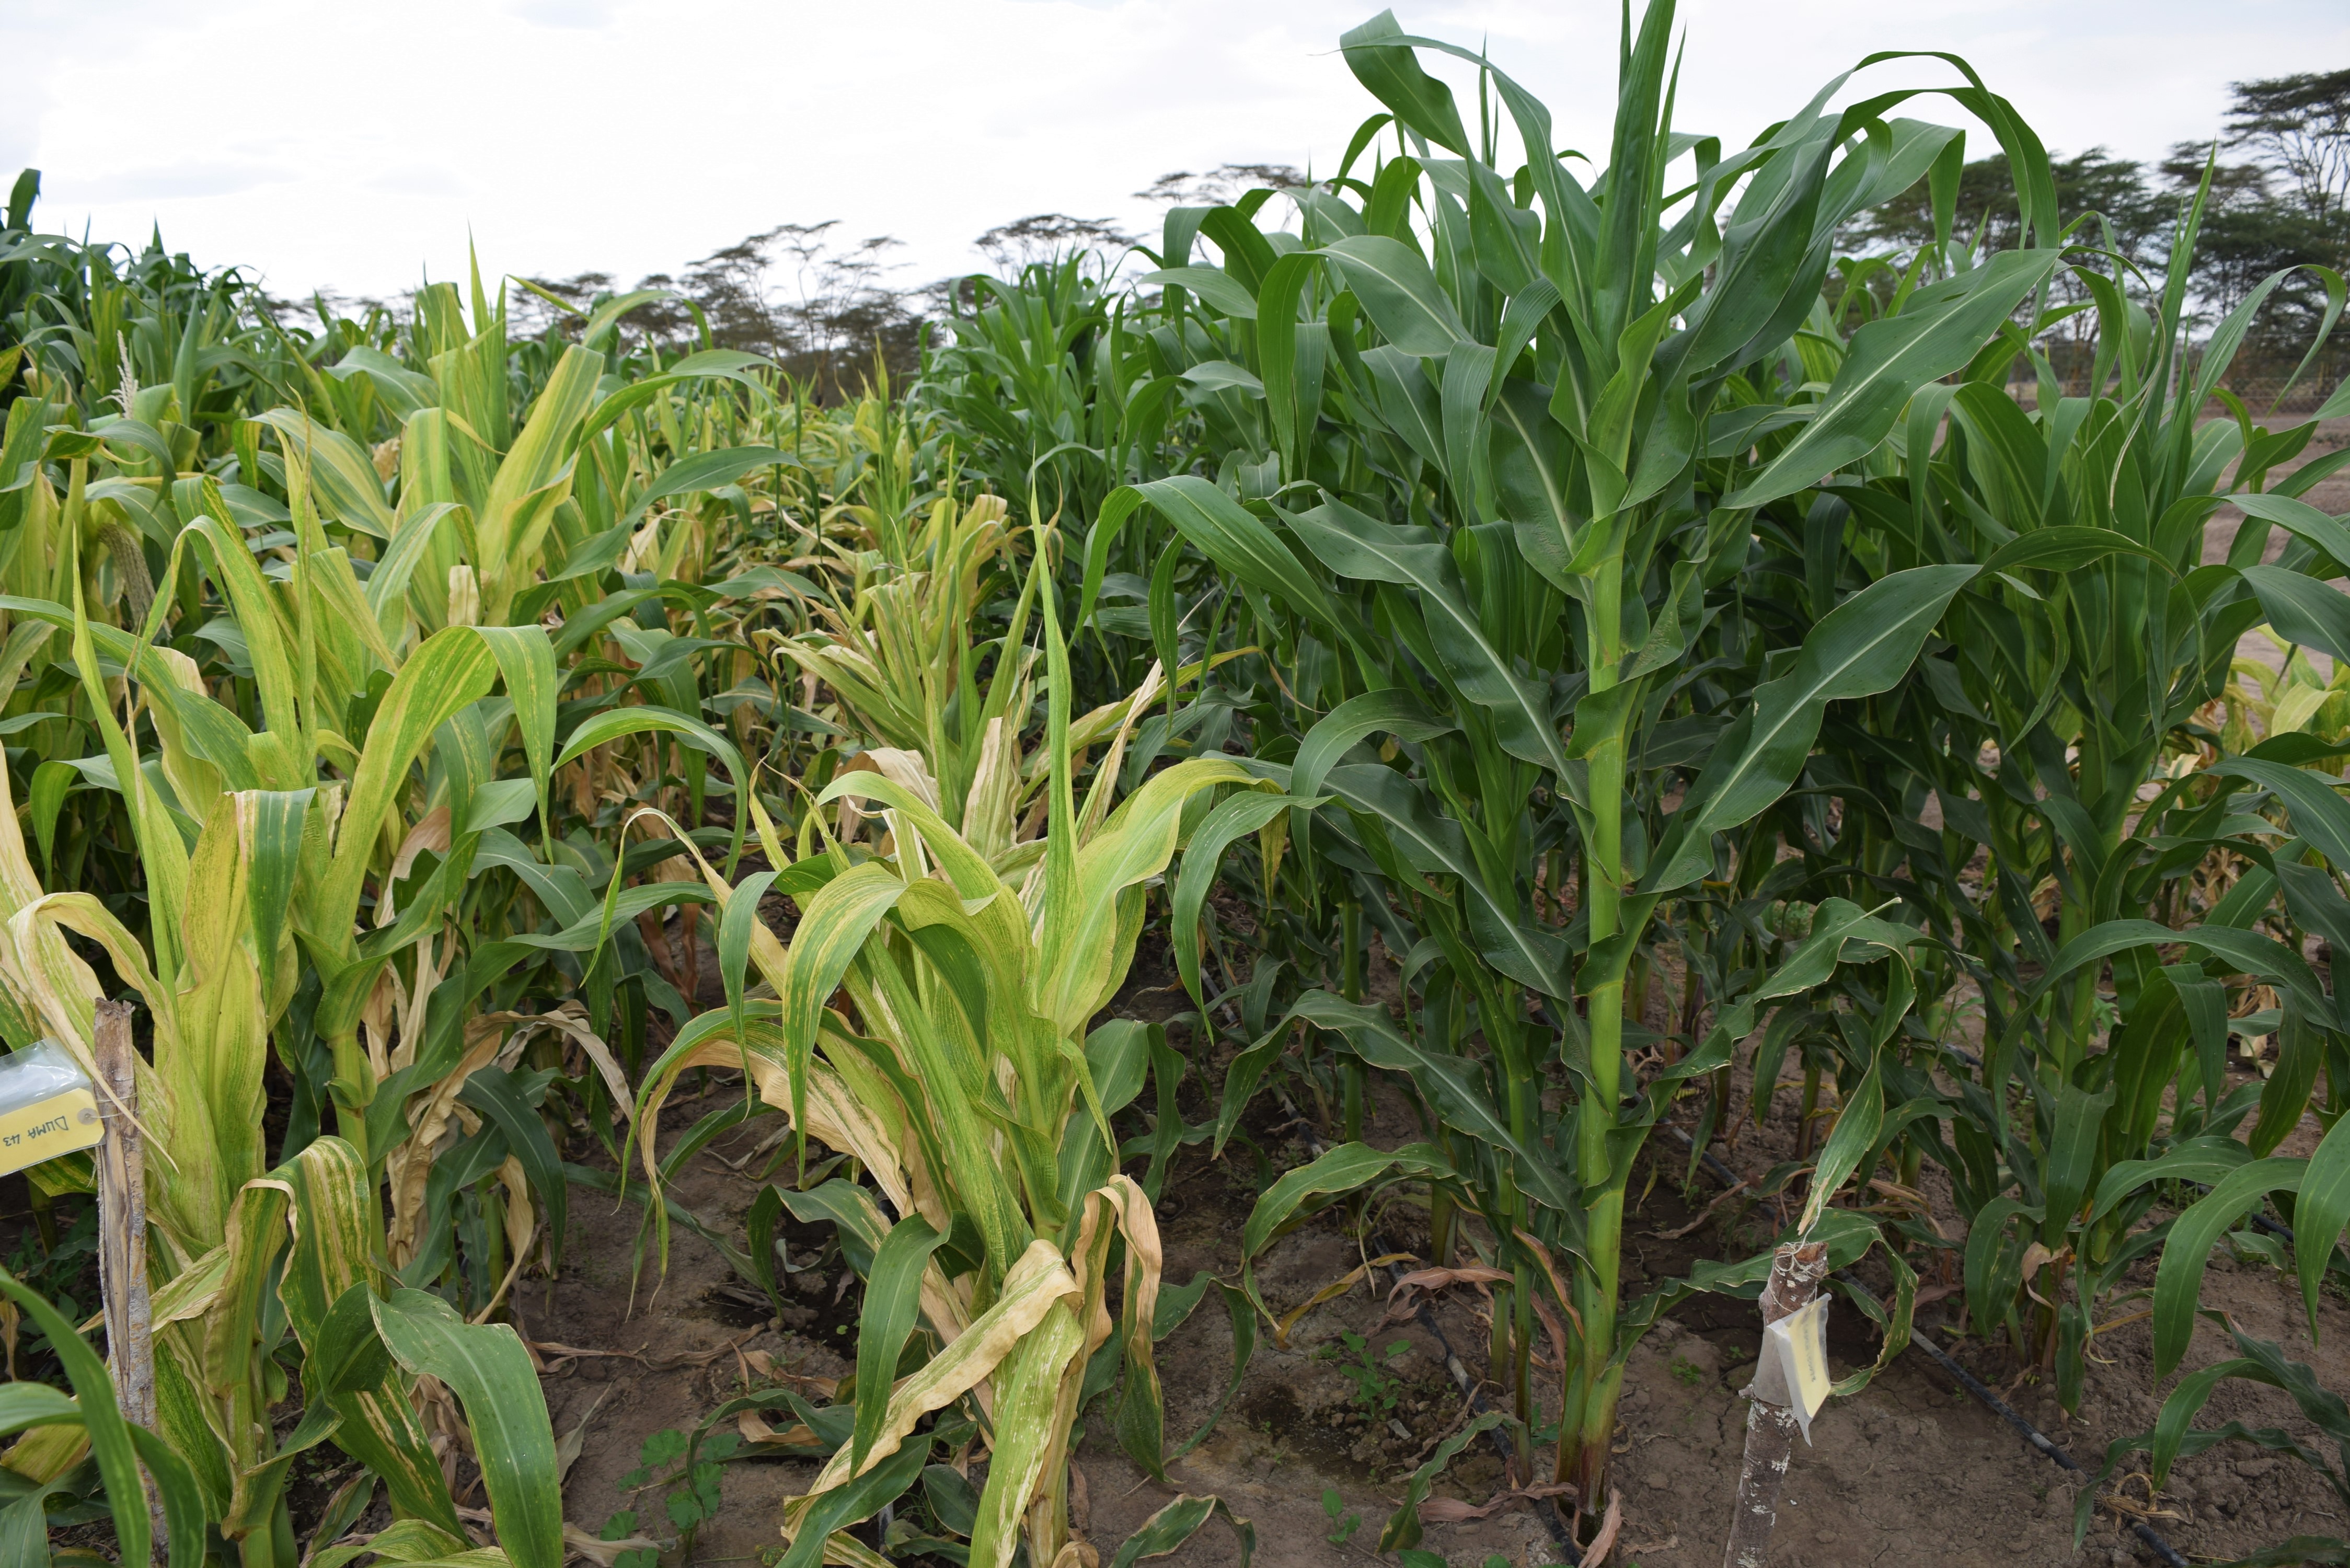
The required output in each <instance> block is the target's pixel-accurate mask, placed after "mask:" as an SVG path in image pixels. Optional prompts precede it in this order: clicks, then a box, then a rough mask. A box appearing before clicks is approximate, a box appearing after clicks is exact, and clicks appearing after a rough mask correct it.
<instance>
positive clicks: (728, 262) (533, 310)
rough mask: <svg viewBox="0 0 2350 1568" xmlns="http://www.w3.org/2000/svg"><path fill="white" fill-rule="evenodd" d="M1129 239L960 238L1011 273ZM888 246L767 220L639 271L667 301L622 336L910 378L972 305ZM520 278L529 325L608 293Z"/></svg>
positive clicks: (1020, 229) (1053, 231) (1118, 234)
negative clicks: (927, 342) (525, 282)
mask: <svg viewBox="0 0 2350 1568" xmlns="http://www.w3.org/2000/svg"><path fill="white" fill-rule="evenodd" d="M1305 182H1306V181H1305V175H1303V174H1301V173H1300V172H1298V171H1296V170H1295V169H1293V168H1290V167H1289V166H1287V165H1286V164H1269V163H1244V164H1243V163H1226V164H1222V165H1221V166H1219V167H1217V168H1215V169H1211V170H1209V171H1206V172H1205V173H1192V172H1191V171H1176V172H1174V173H1171V174H1165V175H1161V176H1160V177H1159V179H1158V180H1157V181H1156V182H1153V183H1152V184H1151V186H1150V187H1149V189H1148V190H1145V191H1138V192H1135V195H1136V196H1137V197H1138V198H1139V199H1140V200H1143V201H1148V202H1156V203H1159V204H1161V205H1169V206H1172V205H1179V204H1193V205H1198V204H1205V203H1208V202H1224V201H1230V200H1232V198H1233V197H1235V196H1237V195H1239V194H1240V193H1241V192H1243V191H1246V190H1248V189H1250V188H1252V187H1253V186H1257V185H1265V184H1270V185H1274V186H1277V187H1294V186H1300V185H1304V184H1305ZM1135 239H1136V236H1135V235H1133V234H1128V233H1127V232H1125V231H1124V230H1123V229H1122V228H1121V227H1120V226H1119V225H1118V223H1117V222H1116V221H1115V220H1113V219H1109V218H1079V217H1072V216H1071V215H1069V214H1068V213H1032V214H1030V215H1029V216H1026V217H1024V218H1016V219H1014V220H1013V221H1012V222H1010V223H1000V224H998V225H997V226H995V227H994V228H992V229H990V230H988V231H987V232H986V233H985V234H981V235H980V236H979V237H978V238H977V239H976V240H974V241H973V242H972V244H973V246H974V247H975V248H976V249H977V250H978V251H979V252H980V254H983V255H984V256H986V257H987V258H988V261H989V262H990V263H991V264H992V265H993V267H994V268H995V270H996V271H997V272H999V273H1003V274H1006V275H1013V274H1017V273H1018V272H1019V271H1020V270H1021V269H1022V268H1023V267H1025V266H1029V265H1035V264H1036V263H1039V262H1045V261H1049V260H1052V259H1054V258H1056V257H1062V256H1066V255H1067V254H1070V253H1071V252H1073V251H1084V252H1087V253H1090V254H1093V255H1094V256H1096V257H1097V258H1099V259H1100V261H1101V264H1102V265H1104V266H1105V267H1106V268H1107V267H1108V266H1112V265H1116V262H1117V260H1118V257H1119V256H1120V255H1121V254H1123V253H1124V252H1125V250H1126V249H1127V247H1128V246H1129V245H1132V244H1134V243H1135ZM898 249H899V241H898V240H896V239H894V238H891V237H890V236H889V235H886V234H884V235H876V236H874V237H871V238H868V239H861V240H858V239H849V238H847V237H846V236H845V235H844V234H842V233H841V232H840V225H839V223H837V222H828V223H779V224H777V225H776V226H775V227H774V228H771V229H766V230H763V231H762V232H760V233H758V234H748V235H745V236H744V237H743V238H742V239H740V240H738V241H736V242H735V243H734V244H731V245H728V246H726V247H725V248H724V249H723V250H718V251H713V252H712V253H711V254H709V255H706V256H704V257H702V259H701V260H699V261H697V262H693V263H691V264H690V265H688V266H686V267H685V268H684V269H683V270H682V271H681V272H679V273H676V274H670V273H654V274H652V275H649V276H647V277H644V278H641V279H639V281H638V282H637V284H636V285H635V287H636V288H638V289H661V290H666V291H668V292H669V293H670V295H671V296H672V297H670V298H665V299H657V300H653V301H650V302H649V303H647V304H645V305H641V306H638V307H637V308H636V309H634V310H632V311H630V312H629V314H628V316H627V317H624V318H623V321H622V331H623V333H624V335H625V336H626V337H628V338H629V341H630V342H632V343H652V344H657V345H660V346H662V347H664V348H675V349H678V350H680V351H682V350H684V349H685V348H688V347H691V346H699V344H700V343H701V342H702V334H703V331H704V329H705V328H706V329H707V331H708V334H709V341H710V342H711V343H712V345H713V346H715V347H718V348H741V349H744V350H747V351H749V352H751V353H754V354H760V355H764V356H765V357H766V358H771V359H773V360H775V363H777V364H778V365H781V366H782V367H783V368H784V369H785V370H787V371H789V372H790V373H791V374H792V375H793V376H794V377H795V379H798V380H800V381H802V382H804V383H805V384H806V385H807V386H809V387H810V388H811V389H813V392H814V395H815V396H816V397H817V398H818V399H820V400H824V401H827V402H829V401H834V400H838V399H839V398H841V397H844V396H852V395H854V394H855V393H856V391H857V390H858V388H859V387H860V386H861V385H862V384H863V383H864V381H865V380H866V379H867V378H868V377H869V376H870V375H871V374H872V372H873V369H874V368H875V366H876V364H877V363H878V364H879V366H881V367H882V368H883V369H886V370H887V371H888V372H889V375H890V376H891V377H892V378H899V377H905V376H910V375H911V374H912V373H913V372H914V371H915V370H916V369H919V368H920V363H921V351H922V343H923V335H924V333H925V331H926V329H927V328H928V327H930V326H931V324H932V323H934V322H937V321H939V320H941V319H943V318H945V317H949V316H951V315H952V314H953V313H954V311H955V309H956V308H957V306H959V305H968V304H969V303H970V301H971V297H972V290H971V286H970V280H969V278H968V277H954V278H944V279H941V280H939V281H936V282H932V283H927V284H921V285H917V286H901V285H899V284H898V283H896V282H895V281H893V275H895V274H896V273H897V272H898V271H899V270H900V267H901V265H902V264H899V263H897V262H895V261H893V260H892V259H891V253H892V252H894V251H896V250H898ZM529 284H530V287H531V288H532V289H535V290H536V291H538V292H537V294H536V296H533V295H531V294H528V293H525V294H523V295H522V296H520V297H518V298H517V299H516V300H515V310H516V312H517V315H518V316H519V317H520V325H521V326H522V327H523V328H524V329H525V330H526V331H529V332H532V333H534V334H535V333H536V332H539V331H545V330H553V331H555V332H556V333H557V334H564V333H567V332H576V331H577V330H578V328H579V327H580V325H581V324H582V323H583V322H584V321H585V319H586V317H585V314H584V313H586V312H587V311H590V310H592V309H593V307H594V306H595V304H596V302H598V300H601V299H606V298H610V297H615V296H618V295H619V293H620V292H621V290H620V289H619V287H618V286H617V285H618V280H617V279H616V278H615V277H614V276H613V275H611V274H610V273H604V272H584V273H579V274H577V275H573V276H570V277H566V278H532V279H530V280H529ZM549 296H552V301H559V302H560V304H556V303H553V302H551V301H550V299H549ZM565 306H568V307H569V308H564V307H565ZM575 311H576V312H579V313H582V314H574V312H575Z"/></svg>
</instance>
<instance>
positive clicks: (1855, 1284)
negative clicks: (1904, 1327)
mask: <svg viewBox="0 0 2350 1568" xmlns="http://www.w3.org/2000/svg"><path fill="white" fill-rule="evenodd" d="M1667 1126H1668V1127H1670V1124H1669V1123H1668V1124H1667ZM1671 1131H1672V1133H1673V1136H1674V1137H1678V1138H1679V1139H1680V1140H1681V1142H1682V1144H1683V1145H1684V1146H1685V1147H1690V1148H1692V1149H1695V1148H1696V1147H1697V1140H1696V1139H1695V1138H1693V1137H1690V1135H1689V1134H1688V1133H1687V1132H1686V1131H1684V1130H1683V1129H1682V1128H1680V1127H1671ZM1699 1158H1700V1161H1701V1162H1702V1163H1703V1164H1704V1166H1705V1168H1706V1171H1707V1173H1708V1174H1709V1175H1711V1177H1712V1178H1713V1179H1715V1180H1716V1181H1719V1182H1721V1185H1722V1186H1723V1187H1724V1188H1725V1189H1736V1188H1739V1187H1742V1186H1744V1185H1745V1183H1744V1182H1743V1180H1742V1179H1741V1178H1740V1177H1739V1175H1738V1173H1737V1172H1736V1171H1734V1170H1732V1169H1731V1168H1730V1167H1729V1166H1728V1165H1726V1164H1724V1163H1723V1162H1722V1161H1721V1159H1720V1158H1717V1157H1716V1156H1715V1155H1714V1153H1713V1151H1712V1150H1711V1149H1704V1150H1700V1151H1699ZM1835 1278H1836V1282H1838V1283H1839V1284H1841V1285H1843V1286H1844V1287H1845V1288H1846V1290H1848V1291H1850V1292H1852V1293H1854V1294H1855V1295H1856V1296H1858V1297H1859V1298H1861V1299H1862V1300H1863V1301H1865V1302H1866V1303H1868V1304H1869V1305H1871V1306H1873V1307H1875V1308H1876V1309H1877V1311H1878V1312H1879V1313H1882V1312H1883V1311H1884V1310H1885V1303H1883V1302H1881V1301H1878V1300H1877V1295H1876V1293H1874V1292H1872V1291H1871V1290H1870V1289H1869V1288H1868V1287H1867V1286H1866V1285H1865V1284H1863V1283H1861V1282H1860V1281H1859V1280H1857V1279H1856V1278H1855V1277H1854V1276H1853V1274H1852V1272H1851V1271H1850V1270H1848V1269H1840V1270H1838V1271H1837V1272H1836V1276H1835ZM1909 1344H1910V1345H1911V1346H1912V1347H1914V1348H1916V1349H1918V1350H1922V1351H1924V1352H1925V1353H1926V1354H1927V1355H1928V1356H1929V1357H1931V1358H1932V1360H1933V1362H1934V1364H1935V1365H1936V1366H1939V1367H1940V1368H1941V1369H1942V1370H1943V1371H1944V1372H1947V1373H1949V1374H1950V1377H1951V1379H1952V1380H1953V1381H1955V1382H1956V1383H1957V1384H1958V1386H1960V1388H1963V1389H1965V1390H1966V1391H1967V1392H1968V1393H1969V1394H1971V1395H1973V1396H1974V1397H1975V1398H1976V1399H1977V1400H1978V1401H1979V1402H1981V1404H1982V1405H1983V1406H1984V1407H1987V1408H1988V1409H1989V1410H1990V1411H1991V1414H1993V1415H1995V1416H1997V1417H1999V1418H2000V1419H2001V1420H2002V1421H2005V1422H2006V1423H2007V1424H2008V1425H2009V1426H2011V1427H2012V1428H2015V1429H2016V1431H2017V1432H2018V1433H2020V1434H2021V1435H2022V1438H2023V1440H2024V1442H2025V1443H2026V1444H2028V1445H2029V1446H2030V1447H2032V1448H2033V1449H2037V1450H2038V1451H2039V1452H2040V1453H2041V1454H2043V1456H2045V1457H2046V1458H2047V1459H2050V1460H2052V1461H2054V1463H2055V1464H2056V1465H2057V1466H2058V1468H2060V1469H2064V1470H2065V1471H2067V1472H2068V1473H2070V1474H2072V1475H2075V1476H2079V1477H2080V1478H2082V1480H2084V1481H2086V1480H2087V1479H2088V1472H2087V1471H2085V1470H2084V1469H2082V1468H2081V1467H2080V1466H2079V1465H2078V1464H2076V1463H2075V1462H2074V1459H2073V1456H2072V1455H2070V1454H2068V1453H2066V1452H2065V1451H2064V1449H2063V1448H2062V1447H2060V1446H2059V1445H2058V1444H2057V1443H2056V1441H2055V1440H2054V1438H2050V1437H2049V1436H2048V1434H2047V1433H2045V1432H2043V1431H2042V1430H2041V1429H2040V1428H2037V1427H2035V1426H2033V1424H2032V1423H2031V1422H2030V1421H2027V1420H2025V1419H2024V1418H2023V1417H2022V1416H2021V1415H2019V1414H2018V1413H2017V1412H2016V1409H2015V1407H2013V1406H2012V1405H2010V1404H2009V1403H2008V1402H2007V1401H2006V1400H2004V1399H2002V1398H2001V1397H1999V1396H1998V1395H1997V1394H1996V1393H1994V1392H1992V1390H1991V1388H1990V1387H1989V1386H1986V1385H1985V1384H1984V1383H1983V1381H1982V1379H1981V1378H1979V1377H1977V1376H1975V1375H1974V1374H1973V1373H1971V1372H1970V1371H1968V1370H1967V1369H1966V1368H1965V1367H1964V1366H1960V1365H1959V1363H1958V1361H1957V1360H1956V1358H1954V1357H1953V1356H1952V1355H1950V1352H1949V1351H1947V1350H1944V1349H1943V1348H1942V1347H1941V1346H1940V1345H1936V1344H1935V1343H1934V1342H1933V1341H1932V1340H1930V1339H1929V1338H1927V1337H1926V1335H1925V1334H1924V1333H1923V1332H1922V1331H1920V1330H1918V1329H1917V1328H1915V1327H1912V1328H1911V1330H1910V1331H1909ZM2130 1533H2131V1534H2133V1535H2135V1536H2137V1538H2138V1540H2139V1542H2142V1543H2143V1544H2144V1545H2145V1546H2146V1548H2147V1550H2148V1551H2150V1552H2153V1553H2154V1554H2155V1556H2156V1557H2157V1558H2158V1559H2159V1560H2160V1561H2161V1562H2163V1563H2167V1564H2168V1565H2169V1568H2189V1565H2188V1562H2187V1559H2186V1558H2184V1557H2181V1556H2180V1555H2179V1554H2178V1548H2176V1547H2174V1546H2172V1545H2171V1544H2170V1542H2168V1541H2165V1540H2164V1539H2163V1538H2162V1537H2161V1535H2160V1534H2158V1532H2156V1531H2155V1528H2154V1527H2153V1526H2152V1525H2150V1524H2148V1523H2147V1522H2146V1521H2144V1520H2132V1521H2130Z"/></svg>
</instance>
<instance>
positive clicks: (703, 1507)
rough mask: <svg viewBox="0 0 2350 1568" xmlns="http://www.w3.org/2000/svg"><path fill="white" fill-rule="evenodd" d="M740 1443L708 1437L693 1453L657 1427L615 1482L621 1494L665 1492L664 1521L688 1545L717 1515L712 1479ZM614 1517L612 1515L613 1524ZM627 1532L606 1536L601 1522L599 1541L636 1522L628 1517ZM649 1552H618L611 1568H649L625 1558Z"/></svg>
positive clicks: (679, 1436) (688, 1444)
mask: <svg viewBox="0 0 2350 1568" xmlns="http://www.w3.org/2000/svg"><path fill="white" fill-rule="evenodd" d="M742 1445H743V1439H742V1438H739V1437H737V1436H736V1435H735V1434H733V1432H717V1433H713V1434H712V1436H711V1437H710V1438H707V1439H706V1440H705V1441H704V1442H703V1443H702V1445H701V1448H700V1449H699V1451H696V1450H695V1449H694V1445H693V1443H692V1440H691V1438H688V1437H687V1435H686V1434H685V1433H683V1432H678V1431H671V1430H668V1429H663V1430H661V1431H658V1432H655V1433H653V1434H652V1435H651V1436H650V1437H648V1438H646V1439H645V1441H644V1446H643V1447H642V1448H640V1449H638V1450H637V1460H638V1464H637V1468H636V1469H632V1470H630V1471H629V1473H628V1474H627V1475H624V1476H622V1477H621V1478H620V1489H621V1490H623V1491H642V1490H648V1489H650V1488H652V1487H656V1486H665V1487H667V1488H668V1494H667V1496H666V1497H665V1498H664V1499H663V1506H664V1509H665V1511H667V1513H668V1515H669V1521H670V1523H671V1526H672V1527H674V1528H675V1529H676V1531H677V1532H678V1534H679V1535H680V1536H681V1538H683V1539H684V1540H686V1541H689V1542H690V1541H691V1539H692V1536H693V1532H695V1531H696V1530H698V1529H699V1528H701V1527H702V1525H703V1524H704V1523H707V1522H708V1521H711V1520H712V1519H715V1518H716V1517H717V1516H718V1505H719V1496H718V1478H719V1472H720V1469H721V1467H723V1465H724V1464H725V1462H726V1461H727V1460H728V1459H732V1458H733V1455H734V1451H735V1449H739V1448H741V1447H742ZM619 1517H620V1516H619V1515H618V1514H615V1515H613V1520H614V1521H618V1520H619ZM628 1518H629V1528H628V1529H623V1530H621V1531H620V1532H619V1535H615V1534H612V1533H610V1532H611V1531H612V1528H613V1525H612V1524H611V1523H607V1524H606V1526H605V1530H606V1532H607V1533H606V1535H605V1537H604V1538H605V1539H606V1540H608V1541H614V1540H618V1539H619V1536H620V1535H626V1534H627V1533H629V1529H633V1528H634V1527H635V1524H636V1516H635V1515H634V1514H633V1513H631V1514H629V1516H628ZM650 1555H651V1553H650V1552H633V1553H630V1552H624V1553H622V1554H621V1562H620V1563H619V1564H616V1568H653V1565H652V1564H651V1563H629V1562H628V1559H629V1557H631V1556H639V1557H650Z"/></svg>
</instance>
